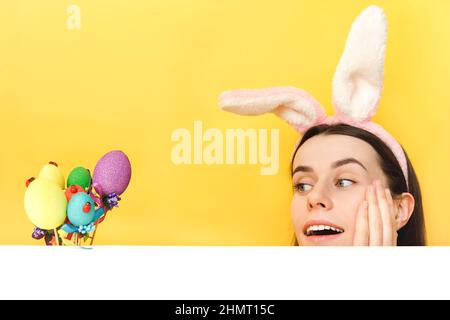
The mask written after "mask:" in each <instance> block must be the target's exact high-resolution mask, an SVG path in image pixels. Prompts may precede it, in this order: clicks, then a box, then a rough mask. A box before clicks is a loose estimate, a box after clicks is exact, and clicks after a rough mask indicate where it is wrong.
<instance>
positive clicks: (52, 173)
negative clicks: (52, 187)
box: [38, 162, 65, 189]
mask: <svg viewBox="0 0 450 320" xmlns="http://www.w3.org/2000/svg"><path fill="white" fill-rule="evenodd" d="M38 178H39V179H44V180H48V181H51V182H53V183H55V184H57V185H58V186H59V187H60V189H64V187H65V183H64V175H63V174H62V172H61V170H60V169H59V168H58V164H57V163H56V162H49V163H48V164H46V165H45V166H44V167H42V169H41V171H40V172H39V176H38Z"/></svg>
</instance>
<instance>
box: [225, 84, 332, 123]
mask: <svg viewBox="0 0 450 320" xmlns="http://www.w3.org/2000/svg"><path fill="white" fill-rule="evenodd" d="M219 106H220V107H221V108H222V109H223V110H225V111H229V112H233V113H237V114H241V115H251V116H253V115H260V114H264V113H267V112H272V113H274V114H276V115H277V116H279V117H280V118H282V119H284V120H285V121H287V122H288V123H289V124H290V125H292V126H293V127H294V128H295V129H296V130H298V131H300V132H304V131H306V130H307V129H308V128H309V127H310V126H313V125H315V124H316V123H318V122H320V121H322V120H324V119H325V118H326V114H325V111H324V109H323V107H322V106H321V105H320V103H319V102H317V100H315V99H314V98H313V97H312V96H311V95H310V94H309V93H307V92H305V91H303V90H300V89H297V88H294V87H275V88H268V89H250V90H232V91H225V92H223V93H222V94H221V95H220V98H219Z"/></svg>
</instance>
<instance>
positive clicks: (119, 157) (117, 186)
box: [92, 150, 131, 195]
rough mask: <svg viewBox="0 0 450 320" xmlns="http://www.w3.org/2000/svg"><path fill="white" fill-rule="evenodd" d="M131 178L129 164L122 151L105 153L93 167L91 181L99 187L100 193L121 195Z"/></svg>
mask: <svg viewBox="0 0 450 320" xmlns="http://www.w3.org/2000/svg"><path fill="white" fill-rule="evenodd" d="M130 179H131V164H130V160H129V159H128V157H127V156H126V155H125V153H123V152H122V151H118V150H116V151H111V152H108V153H107V154H105V155H104V156H103V157H102V158H101V159H100V160H99V161H98V162H97V165H96V166H95V168H94V174H93V176H92V181H93V183H95V184H96V185H97V186H99V187H100V190H101V193H102V195H108V194H110V193H116V194H117V195H121V194H122V193H123V192H124V191H125V190H126V188H127V187H128V184H129V183H130Z"/></svg>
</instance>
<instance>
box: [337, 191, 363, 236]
mask: <svg viewBox="0 0 450 320" xmlns="http://www.w3.org/2000/svg"><path fill="white" fill-rule="evenodd" d="M338 199H339V200H338V201H335V205H338V206H339V207H340V208H339V210H337V211H338V212H340V213H341V214H340V215H341V218H342V219H344V220H345V224H346V230H347V232H348V233H351V234H354V232H355V224H356V215H357V214H358V209H359V206H360V204H361V203H362V202H363V201H364V200H365V186H362V185H360V186H358V187H355V188H353V189H352V190H348V192H343V193H341V194H340V195H339V196H338Z"/></svg>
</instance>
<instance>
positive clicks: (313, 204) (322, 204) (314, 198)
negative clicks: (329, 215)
mask: <svg viewBox="0 0 450 320" xmlns="http://www.w3.org/2000/svg"><path fill="white" fill-rule="evenodd" d="M331 206H332V205H331V200H330V198H329V197H328V195H327V194H326V192H324V191H323V190H312V191H311V192H310V193H309V194H308V208H309V209H310V210H312V209H314V208H317V209H325V210H329V209H331Z"/></svg>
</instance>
